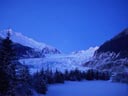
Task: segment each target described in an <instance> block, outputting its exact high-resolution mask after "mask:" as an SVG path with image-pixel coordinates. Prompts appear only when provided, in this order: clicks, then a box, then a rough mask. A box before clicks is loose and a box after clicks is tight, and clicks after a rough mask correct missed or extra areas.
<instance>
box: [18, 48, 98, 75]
mask: <svg viewBox="0 0 128 96" xmlns="http://www.w3.org/2000/svg"><path fill="white" fill-rule="evenodd" d="M97 48H98V47H94V48H93V47H91V48H89V49H88V50H85V51H80V52H77V53H76V52H75V53H74V52H73V53H72V54H54V55H46V57H45V58H35V59H22V60H20V62H21V63H23V64H27V65H28V66H30V71H31V73H34V72H37V71H39V70H41V69H42V68H44V69H47V68H49V69H52V70H53V71H54V70H56V69H58V70H60V71H62V72H63V71H65V69H67V70H74V69H76V68H78V69H80V70H86V69H88V68H85V67H83V66H82V64H83V62H86V61H89V60H90V58H91V56H93V54H94V51H95V50H97Z"/></svg>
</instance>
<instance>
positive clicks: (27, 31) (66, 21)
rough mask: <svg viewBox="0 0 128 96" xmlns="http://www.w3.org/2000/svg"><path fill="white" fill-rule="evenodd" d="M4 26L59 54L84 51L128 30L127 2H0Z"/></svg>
mask: <svg viewBox="0 0 128 96" xmlns="http://www.w3.org/2000/svg"><path fill="white" fill-rule="evenodd" d="M8 26H11V27H12V28H13V30H14V31H17V32H21V33H23V34H24V35H26V36H29V37H31V38H33V39H35V40H37V41H40V42H45V43H46V44H49V45H52V46H55V47H56V48H58V49H60V50H62V51H63V52H71V51H77V50H81V49H87V48H89V47H91V46H97V45H98V46H99V45H101V44H102V43H103V42H104V41H106V40H108V39H110V38H111V37H113V36H114V35H116V34H117V33H118V32H120V31H122V30H123V29H124V28H126V27H128V0H0V30H3V29H5V28H8Z"/></svg>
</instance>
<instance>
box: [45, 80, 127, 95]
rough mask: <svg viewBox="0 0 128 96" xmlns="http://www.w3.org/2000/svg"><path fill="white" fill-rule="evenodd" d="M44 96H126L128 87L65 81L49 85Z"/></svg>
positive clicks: (93, 82) (118, 84)
mask: <svg viewBox="0 0 128 96" xmlns="http://www.w3.org/2000/svg"><path fill="white" fill-rule="evenodd" d="M45 96H128V85H127V84H122V83H112V82H109V81H81V82H70V81H67V82H65V84H55V85H50V86H49V87H48V93H47V94H46V95H45Z"/></svg>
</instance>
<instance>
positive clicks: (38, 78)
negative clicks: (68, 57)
mask: <svg viewBox="0 0 128 96" xmlns="http://www.w3.org/2000/svg"><path fill="white" fill-rule="evenodd" d="M109 79H110V73H109V72H107V71H105V72H102V71H98V70H94V69H89V70H87V71H80V70H78V69H75V70H70V71H68V70H65V72H63V73H62V72H61V71H58V70H56V71H55V72H52V70H49V69H47V70H43V69H42V70H41V71H40V72H36V73H35V74H34V75H33V80H34V81H35V82H34V88H35V90H36V91H37V92H38V93H41V94H46V92H47V85H48V84H55V83H64V81H81V80H109Z"/></svg>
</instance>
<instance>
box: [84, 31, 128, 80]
mask: <svg viewBox="0 0 128 96" xmlns="http://www.w3.org/2000/svg"><path fill="white" fill-rule="evenodd" d="M84 66H86V67H91V68H96V69H99V70H104V71H110V72H111V73H112V74H114V75H115V78H118V80H117V81H122V80H120V79H123V82H128V78H124V77H125V74H128V29H125V30H123V31H122V32H121V33H119V34H118V35H116V36H115V37H113V38H112V39H110V40H108V41H106V42H105V43H104V44H102V45H101V46H100V47H99V49H98V50H97V51H96V52H95V54H94V56H93V58H91V59H90V61H88V62H86V63H84Z"/></svg>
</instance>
